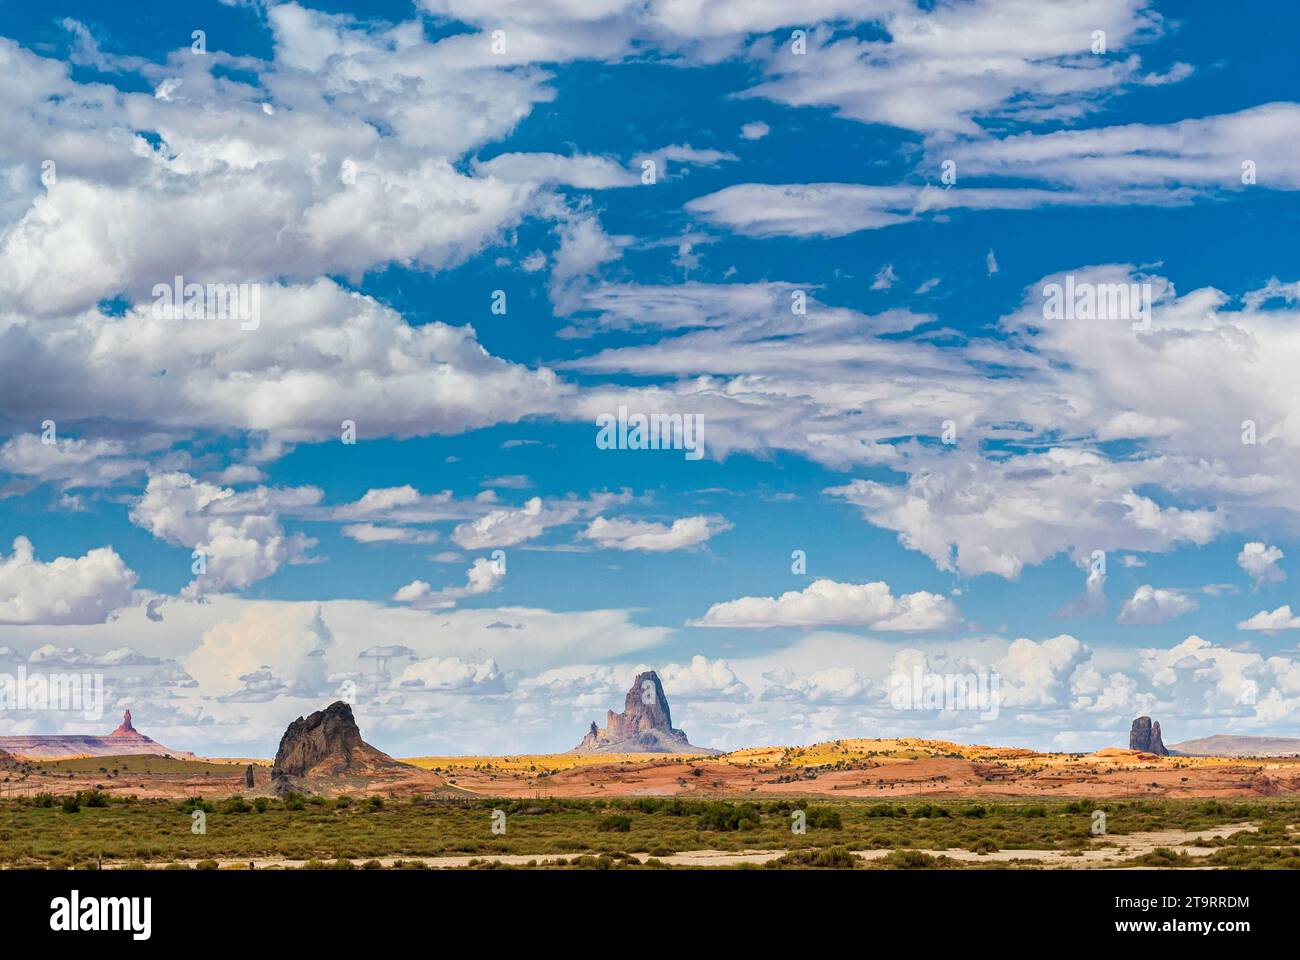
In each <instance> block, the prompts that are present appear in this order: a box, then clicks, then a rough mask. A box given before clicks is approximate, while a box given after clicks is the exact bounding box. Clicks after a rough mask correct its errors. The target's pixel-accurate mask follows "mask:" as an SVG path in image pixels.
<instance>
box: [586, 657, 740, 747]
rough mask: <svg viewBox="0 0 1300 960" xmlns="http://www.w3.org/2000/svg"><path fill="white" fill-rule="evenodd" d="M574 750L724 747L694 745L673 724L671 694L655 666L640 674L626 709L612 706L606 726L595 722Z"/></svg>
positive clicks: (606, 718)
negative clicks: (670, 703) (660, 680)
mask: <svg viewBox="0 0 1300 960" xmlns="http://www.w3.org/2000/svg"><path fill="white" fill-rule="evenodd" d="M571 752H572V753H694V754H711V755H716V754H717V753H719V752H720V751H718V750H711V749H709V748H707V747H697V746H694V745H692V744H691V743H690V742H689V741H688V740H687V739H686V734H685V733H684V732H683V731H681V730H677V729H675V728H674V727H673V722H672V714H671V713H670V712H669V709H668V698H667V697H666V696H664V687H663V684H662V683H660V682H659V674H657V673H655V672H654V671H653V670H648V671H646V672H645V673H641V674H638V675H637V678H636V679H635V680H634V681H632V688H631V689H630V690H628V692H627V697H626V698H625V700H624V702H623V712H622V713H615V712H614V711H613V710H610V711H609V712H608V713H607V714H606V717H605V726H604V727H603V728H600V727H597V726H596V724H595V722H593V723H592V724H591V729H590V730H588V731H587V735H586V736H585V737H583V738H582V742H581V743H579V744H578V745H577V746H576V747H574V748H573V750H572V751H571Z"/></svg>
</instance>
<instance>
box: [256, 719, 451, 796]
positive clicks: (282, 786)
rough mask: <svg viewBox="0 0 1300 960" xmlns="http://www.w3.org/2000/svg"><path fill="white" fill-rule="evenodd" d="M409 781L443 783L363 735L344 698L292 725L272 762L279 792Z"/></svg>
mask: <svg viewBox="0 0 1300 960" xmlns="http://www.w3.org/2000/svg"><path fill="white" fill-rule="evenodd" d="M430 778H432V779H430ZM406 780H410V781H412V782H415V781H422V780H429V784H430V785H438V784H441V782H442V781H441V778H436V777H432V775H431V774H426V773H425V771H423V770H419V769H417V768H415V767H412V766H410V765H409V764H405V763H400V762H399V761H397V760H394V759H393V758H392V757H390V756H389V755H388V754H386V753H384V752H383V751H381V750H376V749H375V748H374V747H372V746H371V745H370V744H368V743H366V742H365V741H364V740H362V739H361V730H360V729H359V728H358V727H357V721H356V720H355V719H354V718H353V716H352V708H351V707H350V706H348V705H347V704H346V703H344V702H343V701H342V700H336V701H335V702H334V703H331V704H330V705H329V706H328V707H326V708H325V709H324V710H317V711H316V712H315V713H313V714H312V715H311V716H309V717H299V718H298V719H297V720H295V721H293V723H291V724H289V729H287V730H285V732H284V736H283V737H281V738H280V749H279V750H277V751H276V754H275V763H274V764H273V765H272V767H271V788H272V789H273V790H274V791H275V792H276V793H279V794H284V793H289V792H290V791H297V792H299V793H336V792H349V791H357V790H365V789H366V788H367V787H369V786H372V785H375V784H376V783H380V782H395V781H406Z"/></svg>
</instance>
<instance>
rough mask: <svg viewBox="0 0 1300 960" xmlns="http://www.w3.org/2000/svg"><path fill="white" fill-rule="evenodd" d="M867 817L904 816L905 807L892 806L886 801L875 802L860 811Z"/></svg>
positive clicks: (905, 814) (905, 812) (905, 813)
mask: <svg viewBox="0 0 1300 960" xmlns="http://www.w3.org/2000/svg"><path fill="white" fill-rule="evenodd" d="M862 812H863V813H864V814H866V815H867V816H868V817H905V816H907V808H906V807H899V806H894V805H892V804H888V803H876V804H872V805H871V806H869V807H867V809H866V810H864V811H862Z"/></svg>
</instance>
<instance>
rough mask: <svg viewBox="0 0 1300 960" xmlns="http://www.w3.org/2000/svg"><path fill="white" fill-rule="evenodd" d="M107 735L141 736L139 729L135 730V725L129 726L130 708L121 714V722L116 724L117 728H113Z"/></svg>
mask: <svg viewBox="0 0 1300 960" xmlns="http://www.w3.org/2000/svg"><path fill="white" fill-rule="evenodd" d="M109 736H110V737H139V736H142V734H141V733H140V731H139V730H137V729H136V728H135V727H133V726H131V711H130V710H128V711H126V713H124V714H122V722H121V723H119V724H118V725H117V729H115V730H114V731H113V732H112V733H110V734H109Z"/></svg>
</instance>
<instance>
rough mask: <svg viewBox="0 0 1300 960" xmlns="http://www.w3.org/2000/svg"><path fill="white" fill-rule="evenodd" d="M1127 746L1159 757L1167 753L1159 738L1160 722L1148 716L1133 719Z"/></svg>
mask: <svg viewBox="0 0 1300 960" xmlns="http://www.w3.org/2000/svg"><path fill="white" fill-rule="evenodd" d="M1128 748H1129V749H1130V750H1141V751H1142V752H1143V753H1154V754H1156V756H1160V757H1166V756H1168V755H1169V751H1168V750H1166V749H1165V744H1164V741H1163V740H1161V739H1160V723H1159V721H1153V720H1152V719H1151V718H1150V717H1138V718H1137V719H1136V720H1134V721H1133V726H1132V727H1130V728H1129V732H1128Z"/></svg>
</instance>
